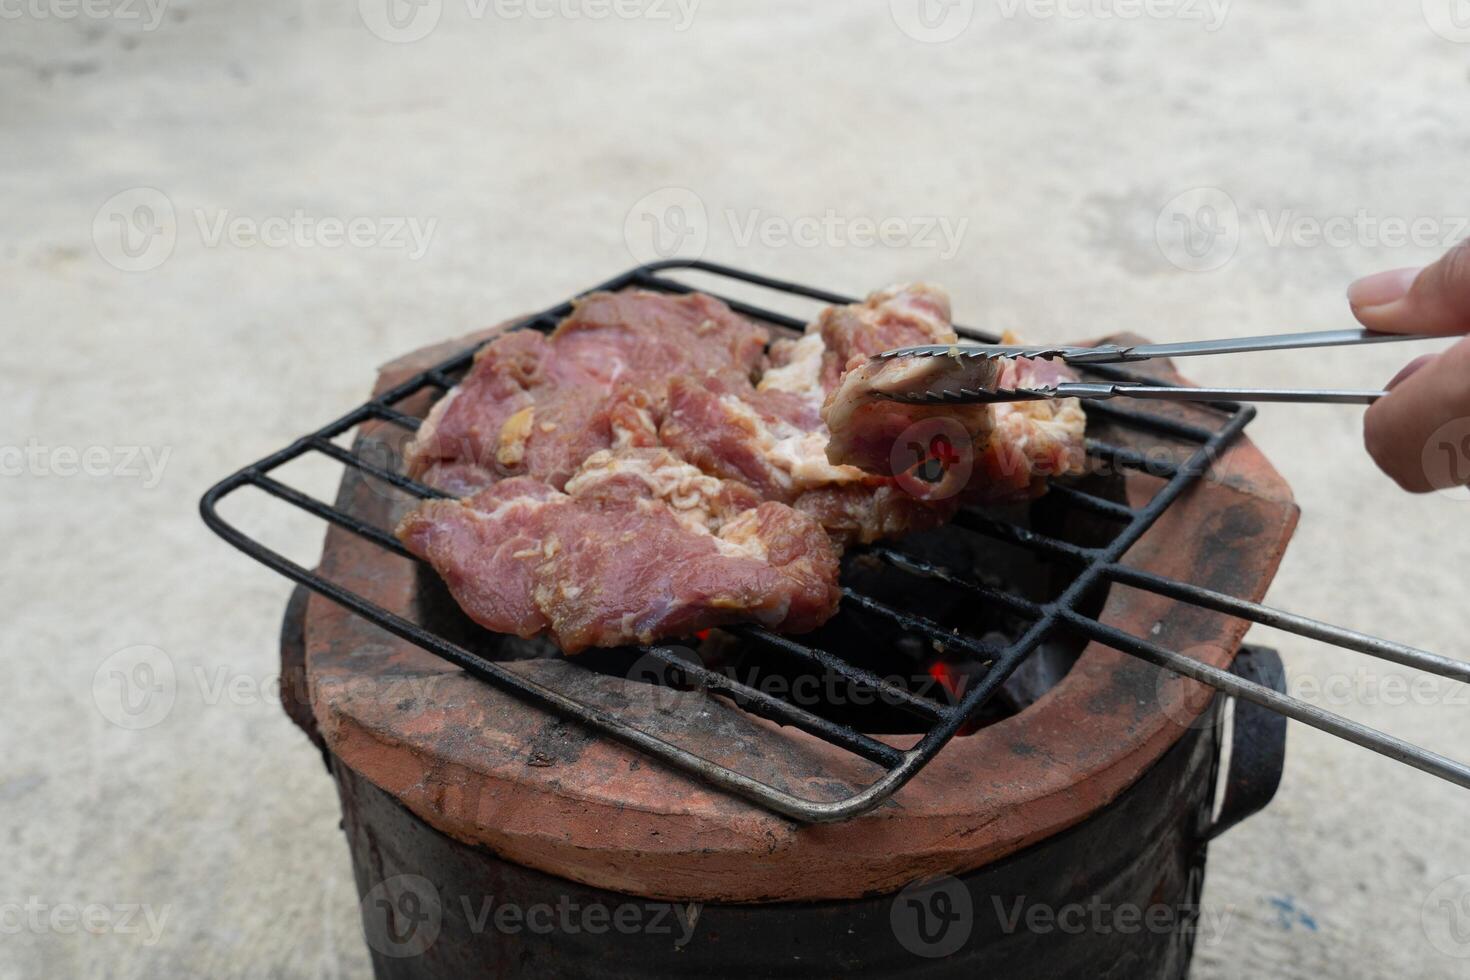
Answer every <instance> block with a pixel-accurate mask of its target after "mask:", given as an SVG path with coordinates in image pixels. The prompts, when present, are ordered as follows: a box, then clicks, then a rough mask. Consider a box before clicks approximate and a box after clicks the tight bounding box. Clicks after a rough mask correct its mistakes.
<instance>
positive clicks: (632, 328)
mask: <svg viewBox="0 0 1470 980" xmlns="http://www.w3.org/2000/svg"><path fill="white" fill-rule="evenodd" d="M766 338H767V335H766V331H765V330H763V329H762V328H760V327H758V326H756V325H755V324H754V323H751V322H750V321H748V320H746V319H744V318H743V317H740V316H737V315H736V314H735V313H734V312H732V311H731V310H730V308H729V307H728V306H726V305H725V304H724V303H722V302H720V301H719V300H717V299H713V298H712V297H709V296H705V295H702V294H698V293H694V294H690V295H687V296H670V295H666V294H663V293H654V292H647V291H643V290H627V291H624V292H619V293H594V294H592V295H590V296H587V297H585V298H584V299H582V300H581V301H579V302H578V303H577V305H576V308H575V310H574V311H573V313H572V315H571V316H570V317H568V318H567V319H566V320H564V321H563V322H562V323H561V324H560V325H559V326H558V327H557V328H556V330H555V332H554V333H552V334H551V336H550V337H546V336H544V335H542V334H540V333H537V332H535V331H532V330H517V331H514V332H512V333H509V334H506V335H504V336H502V337H500V338H498V339H496V340H494V341H492V342H491V343H489V344H487V345H486V346H485V347H483V348H482V349H481V350H480V352H479V353H478V354H477V355H476V357H475V363H474V366H473V367H472V368H471V370H470V372H469V374H468V375H466V377H465V378H464V380H463V381H462V382H461V383H460V385H459V386H458V387H456V388H454V389H453V390H452V391H450V392H448V393H447V394H446V395H445V396H444V397H443V398H441V399H440V400H439V402H438V403H437V404H436V405H435V406H434V408H433V410H432V411H431V412H430V413H429V417H428V418H427V419H426V420H425V421H424V424H423V425H422V426H421V427H420V430H419V433H418V435H417V437H416V438H415V439H414V440H413V442H412V443H411V444H410V445H409V447H408V449H407V451H406V453H405V458H406V461H407V464H408V473H409V475H410V476H412V477H414V478H416V479H421V480H423V481H424V482H426V483H428V484H429V485H431V486H436V487H439V488H440V489H442V490H445V491H447V492H450V493H458V494H464V493H467V492H472V491H473V490H476V489H479V488H482V487H485V486H488V485H489V484H491V483H493V482H494V481H495V480H498V479H503V478H506V477H511V476H531V477H534V478H536V479H538V480H541V481H542V482H545V483H548V484H550V485H551V486H552V487H555V488H561V487H562V486H564V485H565V483H566V481H567V480H568V479H569V478H570V477H571V476H572V474H573V473H574V472H576V470H577V468H578V467H579V466H580V465H581V464H582V461H583V460H585V459H586V458H587V457H588V456H590V455H592V454H593V453H595V452H597V451H598V450H601V449H609V448H614V447H640V446H641V447H646V446H650V445H653V444H654V442H655V430H656V427H657V422H658V418H659V417H660V416H661V415H662V413H663V405H664V399H665V396H666V393H667V389H668V383H669V379H670V378H673V377H678V376H681V375H686V374H692V375H703V374H705V373H707V372H710V371H730V372H733V373H736V374H744V375H746V376H750V375H752V374H753V373H754V372H755V371H756V369H757V367H758V366H759V365H760V364H761V363H762V360H763V356H764V354H763V349H764V346H765V342H766Z"/></svg>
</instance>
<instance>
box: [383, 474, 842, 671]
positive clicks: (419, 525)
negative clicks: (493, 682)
mask: <svg viewBox="0 0 1470 980" xmlns="http://www.w3.org/2000/svg"><path fill="white" fill-rule="evenodd" d="M397 535H398V537H399V539H400V540H401V541H403V543H404V545H405V546H406V547H407V548H408V549H409V551H411V552H412V553H413V554H415V555H417V556H418V557H420V558H422V559H424V560H425V561H427V562H429V563H430V564H431V565H432V566H433V567H434V569H435V570H436V571H437V572H438V573H439V574H440V575H441V576H442V577H443V579H444V581H445V583H446V584H447V585H448V587H449V590H450V592H451V593H452V594H453V595H454V597H455V599H456V601H458V603H459V604H460V606H461V607H462V608H463V609H464V610H465V612H466V613H468V614H469V616H470V617H471V618H472V619H474V620H475V621H476V622H478V623H480V624H481V625H483V626H485V627H487V628H489V629H492V630H495V631H497V632H500V633H514V634H515V635H517V636H521V637H532V636H535V635H538V634H540V633H543V632H544V633H549V634H550V635H551V637H552V639H554V640H555V641H556V643H557V644H558V645H559V646H560V647H561V648H562V649H563V650H564V651H566V652H567V653H577V652H579V651H581V650H583V649H585V648H587V647H590V646H617V645H621V644H626V643H630V642H633V641H638V642H642V643H649V642H652V641H654V640H657V639H660V638H664V637H679V636H687V635H689V634H691V633H694V632H696V631H698V630H701V629H704V628H706V627H709V626H717V625H721V624H725V623H731V622H736V621H747V620H754V621H756V622H759V623H762V624H764V625H766V626H768V627H770V628H772V629H778V630H781V631H783V632H792V633H800V632H805V631H807V630H811V629H814V628H816V627H817V626H819V625H821V624H822V623H823V622H825V621H826V620H827V619H828V618H830V617H831V616H832V614H833V613H835V612H836V610H837V603H838V599H839V598H840V593H839V591H838V588H837V552H836V550H835V549H834V548H833V546H832V543H831V541H830V540H829V539H828V537H827V535H826V533H825V532H824V531H823V530H822V528H821V526H820V525H819V524H818V523H817V522H816V521H815V520H813V519H812V518H810V517H808V516H807V515H805V514H802V513H800V512H799V511H796V510H793V509H792V508H790V507H788V506H786V505H784V504H780V503H775V502H771V501H766V502H762V501H761V500H760V498H759V496H758V495H756V494H755V493H754V492H753V491H751V490H750V489H749V488H748V487H746V486H744V485H743V484H739V483H734V482H730V481H724V480H719V479H716V478H714V477H710V476H707V475H705V474H703V473H701V472H700V471H699V470H697V469H695V468H694V467H693V466H690V465H688V464H687V463H684V462H681V461H680V460H678V459H677V458H676V457H674V456H673V455H672V454H671V453H669V452H667V451H665V450H658V449H654V450H639V449H622V450H616V451H606V450H604V451H600V452H598V453H595V454H594V455H593V456H592V457H591V458H589V459H588V460H587V461H586V462H585V464H584V465H583V466H582V467H581V468H580V469H579V470H578V471H577V472H576V474H575V475H574V476H573V477H572V478H571V479H570V480H568V481H567V483H566V492H564V493H563V492H561V491H558V490H556V489H555V488H553V487H551V486H549V485H548V484H546V483H544V482H541V481H539V480H535V479H533V478H530V477H515V478H510V479H506V480H502V481H500V482H498V483H495V484H494V485H492V486H490V487H488V488H486V489H484V490H481V491H479V492H478V493H476V494H475V495H473V496H471V497H469V498H467V499H465V500H455V501H446V500H439V501H431V502H429V503H426V504H424V505H422V506H421V507H419V509H418V510H416V511H414V512H413V513H411V514H409V515H408V516H407V517H406V518H404V520H403V521H402V523H401V524H400V525H399V527H398V530H397Z"/></svg>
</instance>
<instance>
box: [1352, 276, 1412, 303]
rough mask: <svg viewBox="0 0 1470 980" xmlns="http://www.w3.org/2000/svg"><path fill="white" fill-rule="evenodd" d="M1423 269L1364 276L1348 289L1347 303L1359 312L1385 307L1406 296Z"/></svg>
mask: <svg viewBox="0 0 1470 980" xmlns="http://www.w3.org/2000/svg"><path fill="white" fill-rule="evenodd" d="M1423 271H1424V270H1423V269H1394V270H1392V271H1389V272H1378V273H1375V274H1373V275H1371V276H1364V277H1363V278H1362V279H1359V280H1358V281H1357V282H1355V283H1353V284H1352V285H1351V286H1349V287H1348V291H1347V297H1348V302H1349V303H1351V304H1352V306H1353V309H1357V310H1361V309H1365V308H1367V307H1372V306H1387V305H1388V304H1389V303H1396V302H1398V301H1399V300H1401V299H1403V298H1404V297H1405V296H1406V295H1408V292H1409V287H1410V286H1412V285H1414V280H1415V279H1418V278H1419V273H1421V272H1423Z"/></svg>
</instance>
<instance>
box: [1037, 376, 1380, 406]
mask: <svg viewBox="0 0 1470 980" xmlns="http://www.w3.org/2000/svg"><path fill="white" fill-rule="evenodd" d="M1045 391H1046V393H1047V396H1048V397H1054V398H1085V399H1094V400H1096V399H1106V398H1154V399H1160V400H1163V401H1176V402H1214V401H1231V402H1321V403H1325V404H1332V405H1371V404H1373V403H1374V402H1376V401H1377V400H1378V399H1380V398H1382V397H1383V396H1384V395H1386V394H1388V392H1386V391H1351V390H1344V389H1337V390H1331V389H1325V390H1324V389H1318V388H1182V387H1177V386H1174V385H1146V384H1131V383H1125V382H1110V383H1106V384H1094V383H1092V382H1085V381H1076V382H1071V381H1069V382H1063V383H1061V384H1058V385H1055V386H1054V387H1053V388H1047V389H1045Z"/></svg>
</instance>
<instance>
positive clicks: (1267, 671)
mask: <svg viewBox="0 0 1470 980" xmlns="http://www.w3.org/2000/svg"><path fill="white" fill-rule="evenodd" d="M1230 672H1231V673H1233V674H1235V675H1236V676H1237V677H1240V678H1242V679H1244V680H1249V681H1255V682H1256V683H1257V684H1261V685H1264V686H1266V687H1269V688H1271V690H1273V691H1276V692H1278V693H1281V694H1285V693H1286V670H1285V668H1283V667H1282V664H1281V656H1280V655H1279V654H1277V652H1276V651H1275V650H1272V649H1271V648H1269V647H1259V646H1243V647H1241V648H1240V653H1238V654H1237V655H1236V657H1235V662H1234V663H1233V664H1232V665H1231V668H1230ZM1286 720H1287V719H1286V716H1285V715H1279V714H1277V713H1276V712H1274V711H1272V710H1271V709H1270V708H1264V707H1262V706H1261V705H1258V704H1254V703H1252V702H1250V701H1242V700H1239V699H1236V701H1235V723H1234V724H1233V725H1232V726H1231V735H1230V760H1229V763H1228V769H1227V770H1226V773H1225V795H1224V799H1223V800H1222V801H1221V803H1220V811H1219V813H1217V814H1216V815H1215V820H1214V822H1213V823H1212V824H1210V826H1209V828H1208V829H1207V830H1206V831H1205V834H1204V839H1205V840H1207V841H1209V840H1214V839H1215V838H1216V837H1219V836H1220V835H1221V834H1223V833H1225V831H1227V830H1229V829H1230V828H1231V827H1234V826H1235V825H1236V824H1238V823H1240V822H1241V821H1242V820H1244V819H1245V818H1246V817H1249V816H1252V815H1254V814H1256V813H1258V812H1260V811H1261V810H1262V809H1263V808H1264V807H1265V806H1266V804H1268V803H1270V802H1271V800H1272V798H1273V797H1275V795H1276V788H1277V787H1278V786H1280V785H1281V771H1282V768H1283V767H1284V766H1285V764H1286Z"/></svg>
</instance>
